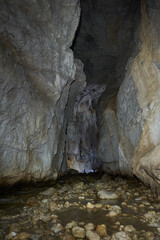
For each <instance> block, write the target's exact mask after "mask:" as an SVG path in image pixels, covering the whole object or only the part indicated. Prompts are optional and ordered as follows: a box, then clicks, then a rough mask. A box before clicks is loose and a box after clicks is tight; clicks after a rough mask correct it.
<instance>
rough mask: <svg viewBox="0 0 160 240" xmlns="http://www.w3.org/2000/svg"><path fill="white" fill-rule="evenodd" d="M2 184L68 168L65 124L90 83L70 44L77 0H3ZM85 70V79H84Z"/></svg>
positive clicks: (76, 19)
mask: <svg viewBox="0 0 160 240" xmlns="http://www.w3.org/2000/svg"><path fill="white" fill-rule="evenodd" d="M0 5H1V7H0V23H1V24H0V56H1V57H0V184H5V183H10V184H13V183H15V182H17V181H20V180H21V181H30V180H32V181H40V180H43V179H45V180H47V179H53V178H54V179H55V178H57V175H58V174H59V172H61V171H62V170H61V169H62V166H63V171H65V170H66V169H65V167H64V166H65V164H63V155H64V151H65V130H66V125H67V121H68V119H69V116H70V114H72V110H73V109H72V107H68V104H69V103H70V102H71V101H72V102H74V99H75V94H74V93H73V90H72V88H74V92H77V93H78V92H79V91H80V90H81V87H82V88H83V87H84V85H85V78H84V75H83V74H82V73H81V72H82V64H81V63H80V61H77V62H75V60H74V57H73V52H72V50H71V49H70V46H71V45H72V41H73V38H74V35H75V31H76V29H77V26H78V24H79V17H80V4H79V1H78V0H62V1H61V0H54V1H50V0H42V1H38V0H30V1H26V0H22V1H19V0H15V1H12V0H9V1H5V0H0ZM79 76H80V79H79Z"/></svg>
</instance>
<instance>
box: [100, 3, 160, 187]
mask: <svg viewBox="0 0 160 240" xmlns="http://www.w3.org/2000/svg"><path fill="white" fill-rule="evenodd" d="M158 22H160V7H159V4H157V2H152V1H148V0H146V1H141V19H140V23H139V28H138V31H135V34H134V38H135V42H136V44H135V47H134V49H133V53H132V55H131V56H130V58H129V59H128V62H127V64H126V69H125V70H126V73H125V77H124V81H123V83H122V84H121V87H120V89H119V91H118V95H117V97H115V99H116V100H114V104H111V102H113V98H112V99H111V100H110V101H107V104H106V107H105V109H104V111H103V116H102V119H101V126H100V141H99V147H98V156H99V159H100V160H101V162H102V166H103V168H104V170H105V171H107V172H110V173H112V174H117V173H118V174H119V173H120V174H123V175H132V174H133V173H134V174H135V175H136V176H137V177H138V178H140V179H141V180H142V181H143V182H144V183H146V184H148V185H150V186H151V187H152V189H153V190H156V191H160V177H159V174H160V171H159V158H158V156H159V154H160V150H159V149H160V147H159V145H160V134H159V129H160V121H159V119H160V114H159V113H160V102H159V99H160V81H159V79H160V32H159V28H158V24H157V23H158Z"/></svg>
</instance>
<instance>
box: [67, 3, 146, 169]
mask: <svg viewBox="0 0 160 240" xmlns="http://www.w3.org/2000/svg"><path fill="white" fill-rule="evenodd" d="M80 4H81V16H80V23H79V25H78V28H77V31H76V33H75V37H74V39H73V43H72V46H71V49H72V50H73V52H74V57H75V58H78V59H80V60H81V61H82V63H83V64H84V73H85V75H86V85H87V87H86V88H85V89H84V90H83V91H81V92H80V93H79V95H78V96H77V98H76V103H75V106H74V112H75V121H73V119H72V126H69V130H68V135H69V136H68V141H67V162H68V166H69V167H70V168H71V169H75V170H78V171H79V172H94V171H98V170H100V169H101V170H102V169H104V168H105V170H107V169H111V170H110V171H113V169H114V171H115V172H116V169H117V167H116V166H114V165H115V163H113V166H111V167H110V166H104V163H103V157H101V156H98V142H100V139H98V138H101V133H100V132H101V127H102V123H101V122H102V121H103V120H102V117H101V115H102V111H103V109H104V106H103V103H102V101H105V102H107V99H109V98H111V97H112V96H115V95H117V93H118V90H119V88H120V86H121V84H122V82H123V80H124V76H125V71H126V64H127V61H128V59H129V58H131V57H132V54H133V51H135V48H137V51H138V47H137V46H136V34H135V32H136V31H137V29H138V26H139V22H140V16H141V13H140V7H141V5H140V1H139V0H138V1H134V2H133V1H130V0H129V1H123V0H122V1H114V2H113V1H107V2H105V1H98V0H97V1H93V0H87V1H83V0H81V2H80ZM102 93H103V97H102V99H103V100H100V103H99V104H98V99H99V98H100V97H101V96H102ZM97 105H98V107H97ZM87 109H88V110H87ZM97 115H100V117H99V119H98V118H97ZM98 120H99V124H98V123H97V121H98ZM73 122H74V123H73ZM73 125H74V126H73ZM98 136H99V137H98ZM106 155H108V153H107V148H106ZM110 161H111V159H110ZM116 164H117V163H116ZM110 165H111V164H110Z"/></svg>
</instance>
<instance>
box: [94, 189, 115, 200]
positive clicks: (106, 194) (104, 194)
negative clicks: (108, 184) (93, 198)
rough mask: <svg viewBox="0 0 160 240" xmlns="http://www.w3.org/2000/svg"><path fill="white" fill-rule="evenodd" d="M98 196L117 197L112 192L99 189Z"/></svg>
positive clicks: (105, 197) (104, 197) (103, 197)
mask: <svg viewBox="0 0 160 240" xmlns="http://www.w3.org/2000/svg"><path fill="white" fill-rule="evenodd" d="M97 195H98V197H99V198H101V199H117V198H118V195H117V194H116V193H113V192H109V191H107V190H100V191H98V193H97Z"/></svg>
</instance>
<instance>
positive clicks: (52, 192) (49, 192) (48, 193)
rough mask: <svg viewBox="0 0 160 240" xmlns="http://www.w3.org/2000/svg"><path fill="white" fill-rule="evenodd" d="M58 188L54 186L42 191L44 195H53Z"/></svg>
mask: <svg viewBox="0 0 160 240" xmlns="http://www.w3.org/2000/svg"><path fill="white" fill-rule="evenodd" d="M56 191H57V190H56V189H55V188H53V187H51V188H48V189H46V190H45V191H43V192H41V194H42V195H48V196H50V195H53V194H54V193H55V192H56Z"/></svg>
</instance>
